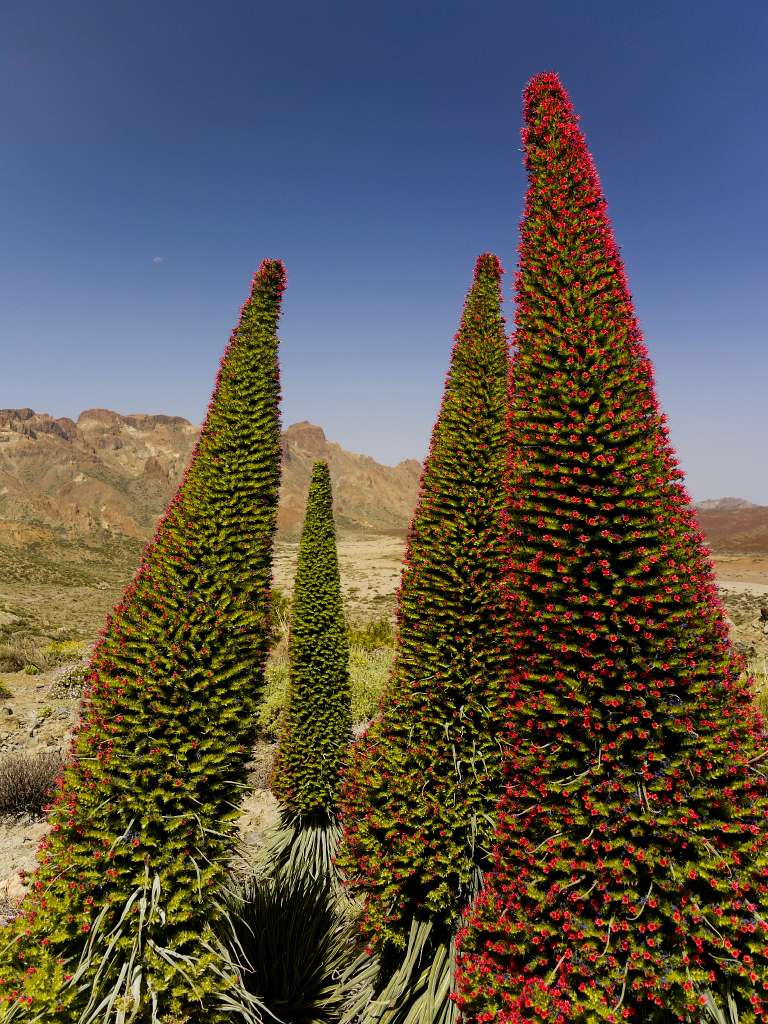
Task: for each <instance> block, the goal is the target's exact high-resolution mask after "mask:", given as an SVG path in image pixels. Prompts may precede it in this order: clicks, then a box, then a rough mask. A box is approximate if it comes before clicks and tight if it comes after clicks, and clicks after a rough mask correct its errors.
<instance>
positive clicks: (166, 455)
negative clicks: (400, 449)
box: [0, 408, 421, 547]
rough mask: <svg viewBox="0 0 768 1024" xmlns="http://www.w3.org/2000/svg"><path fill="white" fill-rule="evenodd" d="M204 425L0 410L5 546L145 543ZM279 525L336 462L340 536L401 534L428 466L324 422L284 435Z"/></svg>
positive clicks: (294, 526) (292, 516)
mask: <svg viewBox="0 0 768 1024" xmlns="http://www.w3.org/2000/svg"><path fill="white" fill-rule="evenodd" d="M197 434H198V428H197V427H195V426H194V425H193V424H191V423H190V422H189V421H188V420H185V419H183V418H182V417H181V416H162V415H146V414H143V413H137V414H132V415H122V414H120V413H117V412H113V411H112V410H110V409H86V410H85V411H84V412H81V413H80V415H79V416H78V418H77V420H76V421H75V420H72V419H69V418H68V417H63V418H59V419H55V418H53V417H52V416H49V415H48V414H47V413H37V412H35V411H34V410H33V409H28V408H23V409H0V544H6V545H10V546H15V547H18V546H27V545H28V544H36V543H38V544H39V543H45V542H46V540H53V539H54V536H61V535H62V534H63V535H65V536H66V537H68V538H70V539H73V540H76V539H77V538H78V537H86V536H93V535H98V534H100V535H103V534H104V533H105V532H106V533H107V534H114V535H122V536H126V537H130V538H135V539H137V540H145V539H147V538H148V537H149V536H150V535H151V532H152V528H153V525H154V523H155V521H156V519H157V517H158V516H159V514H160V513H161V512H162V510H163V509H164V507H165V505H166V504H167V502H168V500H169V498H170V497H171V495H172V494H173V491H174V489H175V487H176V485H177V482H178V480H179V478H180V477H181V474H182V472H183V470H184V467H185V465H186V463H187V460H188V458H189V455H190V452H191V450H192V446H193V445H194V443H195V440H196V438H197ZM282 448H283V485H282V489H281V505H280V513H279V530H280V532H281V533H282V535H283V536H293V535H295V534H296V533H297V532H298V529H299V526H300V523H301V517H302V515H303V510H304V503H305V499H306V492H307V489H308V487H309V478H310V474H311V470H312V463H313V462H314V461H315V460H316V459H319V458H322V459H326V460H327V461H328V463H329V465H330V469H331V476H332V478H333V484H334V498H335V509H336V516H337V523H338V527H339V530H340V532H342V533H359V532H369V533H390V532H396V533H399V532H403V531H404V530H405V528H406V526H407V523H408V520H409V518H410V515H411V510H412V509H413V506H414V504H415V501H416V491H417V489H418V483H419V477H420V473H421V465H420V463H419V462H417V461H416V460H415V459H411V460H407V461H405V462H401V463H400V464H399V465H397V466H383V465H381V464H380V463H378V462H376V461H375V460H374V459H372V458H370V457H369V456H367V455H358V454H354V453H352V452H348V451H345V450H344V449H343V448H342V447H341V445H338V444H335V443H333V442H330V441H328V440H327V438H326V436H325V433H324V432H323V430H322V428H321V427H318V426H315V425H314V424H312V423H308V422H303V423H295V424H293V425H292V426H290V427H288V429H287V430H286V431H285V432H284V434H283V438H282Z"/></svg>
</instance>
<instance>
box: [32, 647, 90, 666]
mask: <svg viewBox="0 0 768 1024" xmlns="http://www.w3.org/2000/svg"><path fill="white" fill-rule="evenodd" d="M90 650H91V644H89V643H88V642H87V641H86V640H52V641H51V642H50V643H49V644H48V645H47V646H46V647H44V648H43V654H44V655H45V657H46V660H47V662H48V665H49V666H50V667H54V666H56V665H71V664H72V663H73V662H80V661H82V660H83V659H84V658H87V657H88V655H89V653H90Z"/></svg>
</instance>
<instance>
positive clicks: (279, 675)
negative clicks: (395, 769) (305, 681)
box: [257, 643, 393, 740]
mask: <svg viewBox="0 0 768 1024" xmlns="http://www.w3.org/2000/svg"><path fill="white" fill-rule="evenodd" d="M392 657H393V650H392V647H391V646H381V647H365V646H364V645H360V644H357V643H353V644H352V646H351V647H350V651H349V683H350V688H351V691H352V721H353V722H354V723H355V724H357V723H359V722H364V721H366V720H367V719H369V718H371V717H372V716H373V714H374V713H375V711H376V708H377V706H378V703H379V698H380V696H381V694H382V693H383V691H384V686H385V684H386V682H387V677H388V675H389V670H390V667H391V665H392ZM287 693H288V654H287V651H286V650H285V649H279V650H277V651H273V653H272V657H271V658H270V660H269V663H268V665H267V682H266V687H265V689H264V697H263V700H262V703H261V705H260V706H259V710H258V713H257V719H258V723H259V732H260V734H261V736H262V737H263V738H264V739H269V740H273V739H276V738H277V736H278V734H279V732H280V719H281V716H282V713H283V708H284V707H285V701H286V696H287Z"/></svg>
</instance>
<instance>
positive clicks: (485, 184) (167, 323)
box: [0, 0, 768, 504]
mask: <svg viewBox="0 0 768 1024" xmlns="http://www.w3.org/2000/svg"><path fill="white" fill-rule="evenodd" d="M766 52H768V5H767V4H765V3H764V2H763V0H760V2H754V3H753V2H749V0H742V2H740V3H739V4H736V5H730V4H724V3H711V2H707V0H699V2H687V0H677V2H675V3H673V4H670V3H668V2H664V3H661V2H646V3H643V4H628V3H626V4H617V3H615V0H614V2H612V3H608V2H602V0H595V2H581V3H580V2H578V0H568V2H564V0H549V2H548V3H546V4H536V3H532V2H528V3H517V2H514V0H500V2H496V0H487V2H477V0H475V2H470V0H467V2H458V3H456V2H450V0H435V2H421V0H410V2H408V3H404V2H401V0H388V2H387V3H386V4H374V3H366V2H363V3H360V2H359V0H338V2H325V3H324V2H322V0H292V2H288V0H217V2H216V3H212V2H210V0H209V2H206V3H202V2H197V0H187V2H185V3H180V2H177V0H164V2H162V3H157V2H156V0H153V2H151V3H147V2H144V0H131V2H123V0H110V2H108V3H106V4H105V3H103V0H100V2H95V0H68V2H67V3H61V2H60V0H45V2H42V0H22V2H17V0H4V2H3V4H2V10H1V11H0V133H1V134H0V138H1V139H2V145H0V214H1V216H2V224H3V245H2V247H0V338H2V342H3V350H4V366H3V374H2V378H1V379H0V405H2V406H22V405H23V406H32V407H33V408H35V409H37V410H39V411H47V412H51V413H52V414H54V415H58V416H62V415H70V416H71V415H76V414H77V413H78V412H79V411H80V410H81V409H83V408H87V407H90V406H105V407H108V408H114V409H117V410H119V411H121V412H137V411H142V412H166V413H173V414H178V415H183V416H186V417H188V418H189V419H191V420H193V421H197V420H199V418H200V416H201V415H202V411H203V409H204V408H205V405H206V402H207V399H208V394H209V391H210V388H211V385H212V382H213V378H214V374H215V370H216V365H217V363H218V359H219V357H220V354H221V351H222V349H223V347H224V344H225V342H226V340H227V337H228V335H229V332H230V329H231V327H232V325H233V323H234V321H235V319H236V316H237V311H238V309H239V307H240V304H241V303H242V301H243V299H244V298H245V295H246V293H247V289H248V284H249V280H250V277H251V274H252V272H253V270H254V269H255V267H256V266H257V264H258V263H259V261H260V260H261V259H262V258H263V257H264V256H270V257H272V256H278V257H281V258H283V259H284V260H285V261H286V264H287V267H288V291H287V293H286V297H285V307H284V308H285V312H284V318H283V325H282V331H281V336H282V342H283V345H282V366H283V391H284V402H283V418H284V422H285V423H286V424H287V423H290V422H294V421H295V420H298V419H310V420H312V421H314V422H316V423H320V424H321V425H322V426H323V427H324V428H325V430H326V432H327V434H328V435H329V437H331V438H332V439H334V440H337V441H339V442H341V443H342V444H343V445H344V446H345V447H346V448H349V449H352V450H356V451H364V452H367V453H369V454H371V455H373V456H374V457H376V458H378V459H380V460H381V461H384V462H390V463H391V462H396V461H398V460H399V459H402V458H406V457H410V456H416V457H421V456H422V455H423V454H424V451H425V447H426V443H427V439H428V436H429V431H430V429H431V426H432V421H433V419H434V415H435V411H436V409H437V405H438V402H439V399H440V393H441V389H442V383H443V378H444V374H445V370H446V367H447V359H448V353H449V350H450V346H451V341H452V337H453V334H454V331H455V330H456V325H457V318H458V314H459V310H460V307H461V303H462V300H463V296H464V293H465V291H466V289H467V286H468V283H469V278H470V274H471V269H472V264H473V262H474V259H475V257H476V256H477V255H478V254H479V253H480V252H483V251H486V250H491V251H495V252H497V253H498V254H499V255H500V256H501V257H502V260H503V262H504V264H505V266H506V267H507V270H508V278H507V285H506V291H507V295H509V294H510V293H511V290H512V272H513V271H514V266H515V254H516V247H517V231H518V222H519V217H520V211H521V207H522V202H523V196H524V188H525V181H524V175H523V170H522V165H521V154H520V142H519V131H520V105H521V100H520V96H521V91H522V88H523V86H524V84H525V82H526V80H527V79H528V78H529V77H530V76H531V75H532V74H534V73H536V72H537V71H541V70H546V69H555V70H557V71H558V72H559V73H560V75H561V77H562V79H563V81H564V83H565V85H566V87H567V88H568V89H569V91H570V93H571V96H572V98H573V100H574V103H575V105H576V107H577V109H578V111H579V112H580V114H581V117H582V126H583V128H584V130H585V131H586V133H587V137H588V142H589V145H590V148H591V149H592V151H593V154H594V156H595V160H596V163H597V167H598V170H599V172H600V176H601V179H602V182H603V186H604V189H605V192H606V195H607V198H608V203H609V209H610V212H611V215H612V218H613V221H614V226H615V229H616V234H617V238H618V242H619V245H620V246H621V249H622V252H623V255H624V259H625V261H626V264H627V270H628V275H629V280H630V285H631V287H632V291H633V294H634V297H635V301H636V305H637V310H638V314H639V317H640V320H641V323H642V326H643V329H644V332H645V336H646V340H647V343H648V346H649V349H650V352H651V355H652V357H653V359H654V362H655V365H656V373H657V383H658V387H659V392H660V396H661V400H662V404H663V406H664V408H665V411H666V412H667V413H668V416H669V420H670V424H671V430H672V437H673V441H674V443H675V444H676V446H677V448H678V450H679V453H680V456H681V460H682V463H683V467H684V469H685V470H686V472H687V474H688V477H689V484H690V487H691V490H692V492H693V494H694V496H695V497H696V498H705V497H712V496H720V495H724V494H734V495H740V496H743V497H746V498H749V499H751V500H753V501H759V502H763V503H765V504H768V474H766V472H765V464H766V455H765V452H766V441H767V440H768V401H766V387H767V383H768V345H767V344H766V341H768V338H767V337H766V335H767V334H768V331H767V330H766V295H767V294H768V288H766V279H767V278H768V273H767V272H768V245H767V243H766V239H767V238H768V230H767V228H768V188H766V177H765V168H766V166H768V127H767V126H768V121H766V115H765V111H766V108H767V107H768V61H766V59H765V54H766ZM510 312H511V310H510Z"/></svg>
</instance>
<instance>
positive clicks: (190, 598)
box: [2, 260, 285, 1024]
mask: <svg viewBox="0 0 768 1024" xmlns="http://www.w3.org/2000/svg"><path fill="white" fill-rule="evenodd" d="M284 287H285V270H284V268H283V265H282V264H281V263H280V262H279V261H277V260H265V261H264V262H263V263H262V264H261V266H260V267H259V269H258V271H257V273H256V275H255V277H254V279H253V285H252V290H251V294H250V297H249V299H248V301H247V302H246V303H245V305H244V306H243V308H242V311H241V316H240V322H239V324H238V326H237V327H236V328H235V330H234V331H233V333H232V337H231V339H230V342H229V344H228V346H227V348H226V350H225V353H224V357H223V359H222V362H221V366H220V369H219V372H218V375H217V378H216V385H215V388H214V392H213V396H212V398H211V402H210V404H209V407H208V414H207V417H206V420H205V423H204V425H203V429H202V431H201V434H200V438H199V440H198V443H197V445H196V446H195V449H194V452H193V454H192V457H191V460H190V463H189V467H188V469H187V471H186V473H185V474H184V477H183V479H182V481H181V484H180V486H179V489H178V491H177V493H176V495H175V496H174V498H173V499H172V500H171V502H170V503H169V505H168V508H167V510H166V512H165V514H164V516H163V517H162V519H161V520H160V523H159V524H158V527H157V530H156V533H155V536H154V539H153V540H152V542H151V543H150V544H149V545H148V547H147V548H146V549H145V551H144V553H143V555H142V559H141V564H140V567H139V569H138V571H137V573H136V575H135V577H134V579H133V580H132V582H131V583H130V584H129V585H128V587H127V588H126V590H125V593H124V594H123V597H122V599H121V601H120V602H119V603H118V604H117V605H116V607H115V609H114V611H113V612H112V614H111V615H110V616H109V617H108V619H107V622H106V625H105V627H104V629H103V630H102V632H101V635H100V638H99V641H98V643H97V645H96V648H95V650H94V653H93V656H92V659H91V664H90V670H89V671H90V675H89V686H88V689H87V691H86V693H85V696H84V699H83V702H82V706H81V708H80V714H79V719H78V724H77V728H76V732H75V736H74V739H73V741H72V744H71V748H70V757H69V762H68V764H67V766H66V768H65V771H64V773H63V778H62V779H61V781H60V783H59V786H58V789H57V791H56V794H55V797H54V800H53V803H52V806H51V808H50V811H49V821H50V824H51V831H50V833H49V835H48V836H47V837H46V838H45V839H44V840H43V842H42V843H41V847H40V851H41V856H40V866H39V868H38V870H37V872H36V873H35V876H34V878H33V880H32V886H31V889H30V892H29V894H28V895H27V897H26V899H25V901H24V903H23V905H22V908H21V912H20V914H19V916H18V917H17V918H16V919H15V920H14V921H13V922H12V923H11V924H10V925H8V927H7V928H6V942H5V944H4V948H5V953H4V954H3V957H4V959H3V962H2V973H3V974H4V976H6V977H8V978H11V977H12V978H13V982H14V985H15V986H16V987H17V988H18V991H19V993H20V994H19V996H18V1002H19V1003H21V1002H22V1001H28V1000H31V999H32V996H33V995H34V1000H35V1010H36V1013H37V1014H38V1015H39V1019H41V1020H42V1019H45V1020H49V1019H50V1020H53V1019H54V1018H55V1019H56V1020H57V1021H61V1022H62V1024H67V1022H75V1021H78V1020H80V1019H81V1013H82V1011H83V1010H84V1007H85V1003H86V1002H87V999H88V997H89V994H90V993H89V992H88V991H87V986H85V985H83V984H82V983H79V984H78V985H77V986H75V987H73V986H71V985H69V984H68V983H67V976H65V975H63V974H62V972H61V967H60V965H61V964H62V963H64V962H66V963H68V964H73V963H74V964H77V963H78V962H79V959H80V955H81V953H82V952H83V951H84V949H85V947H86V945H87V944H88V942H89V941H91V940H92V931H93V928H94V926H95V923H96V922H97V920H98V923H99V928H100V930H101V931H102V932H103V933H104V934H106V933H108V932H109V931H110V929H111V928H112V927H113V926H114V925H115V924H116V923H117V921H118V919H119V918H120V916H121V913H122V910H123V909H124V908H125V906H126V904H127V902H128V900H129V899H130V898H131V897H132V895H133V894H134V893H135V890H136V888H137V886H138V885H140V883H141V880H142V879H144V878H146V879H147V880H148V883H149V884H150V885H151V884H152V882H153V880H154V879H155V878H158V879H159V882H160V894H161V901H162V909H163V910H164V912H165V916H164V917H163V916H161V915H159V914H155V915H154V917H153V924H152V928H151V934H150V935H149V938H151V939H152V941H153V942H154V943H155V945H156V947H159V948H167V949H169V950H171V952H172V954H173V956H174V957H176V958H180V959H182V960H183V962H184V963H185V970H184V971H183V972H169V971H168V970H167V965H166V964H165V962H164V961H162V960H160V959H159V958H157V957H155V958H154V959H153V958H152V956H149V957H148V958H147V960H146V963H144V964H143V975H144V977H145V978H148V979H149V980H150V983H149V984H145V985H144V987H143V988H142V992H143V996H142V998H143V999H144V1002H143V1003H142V1006H141V1008H139V1009H138V1011H137V1012H138V1016H140V1017H142V1019H143V1018H144V1017H147V1016H148V1015H149V1014H150V1011H151V1007H150V998H151V997H150V995H149V990H150V989H151V990H152V992H154V995H155V996H156V998H157V1001H158V1006H157V1013H158V1014H159V1015H160V1016H163V1017H165V1016H169V1017H170V1016H178V1015H179V1014H181V1016H189V1017H191V1018H195V1017H196V1016H197V1015H198V1011H199V1009H200V997H201V996H202V995H207V994H208V993H210V992H212V991H213V990H215V988H216V985H217V982H216V981H215V977H216V973H215V970H212V969H211V968H212V967H213V962H214V959H215V957H213V956H212V954H211V953H210V944H209V941H208V940H209V939H210V937H211V935H212V924H213V923H215V915H216V911H215V909H214V907H213V906H212V905H211V904H210V901H209V900H208V899H207V898H206V896H205V892H206V890H209V889H211V887H212V886H220V885H221V883H222V881H223V879H224V876H225V873H226V870H227V866H228V860H229V855H230V850H231V837H232V835H233V824H232V821H231V817H232V815H231V808H232V806H233V805H234V804H236V803H237V802H238V801H239V799H240V788H239V784H238V783H239V780H244V779H245V777H246V774H247V761H248V757H249V751H250V749H251V747H252V742H253V739H254V732H255V709H256V706H257V702H258V699H259V690H260V683H261V680H262V677H263V669H264V663H265V660H266V654H267V650H268V646H269V629H268V612H269V604H268V602H269V588H270V583H271V547H272V538H273V534H274V528H275V522H276V515H277V493H278V485H279V473H280V469H279V467H280V424H279V415H278V401H279V371H278V362H277V335H276V330H277V321H278V317H279V311H280V302H281V296H282V292H283V289H284ZM202 735H205V743H203V744H201V743H198V741H197V739H196V738H195V739H193V736H196V737H201V736H202ZM182 820H186V821H193V822H194V823H195V825H194V829H193V830H190V829H183V828H180V827H179V824H178V823H179V822H180V821H182ZM105 863H109V865H110V866H109V867H105V866H104V865H105ZM138 906H139V904H138V903H134V909H137V908H138ZM102 912H103V913H104V917H103V918H102V917H101V916H100V915H101V914H102ZM135 918H136V915H131V916H130V918H129V920H135ZM146 927H148V926H147V924H146V923H145V928H146ZM131 938H132V936H131V934H130V931H129V932H128V933H127V934H126V936H125V939H124V940H123V941H125V942H130V940H131ZM146 938H147V936H146V935H145V936H144V938H143V940H142V942H143V943H144V947H145V948H147V949H148V948H149V947H148V946H147V945H146ZM14 939H15V940H16V941H13V940H14ZM126 948H127V947H126ZM95 949H96V950H97V951H98V949H99V946H98V944H97V945H96V946H95ZM20 958H21V959H23V960H24V961H25V962H26V963H28V964H29V965H30V966H31V967H33V968H34V969H35V970H34V973H32V974H25V975H24V977H21V976H20V975H19V959H20ZM100 967H101V961H100V959H99V956H98V952H97V954H96V955H95V956H94V957H93V958H92V960H91V961H90V968H89V969H90V970H91V972H92V977H93V976H95V975H96V974H97V973H98V972H99V971H100ZM104 977H105V978H106V979H107V981H106V982H105V983H107V984H109V985H111V984H112V983H113V981H114V977H113V975H112V974H111V973H110V971H109V970H107V971H106V973H105V975H104ZM85 980H86V981H87V980H88V978H86V979H85ZM130 984H131V978H130V977H129V978H128V980H127V982H126V985H128V986H130ZM114 995H115V997H116V998H118V999H119V1001H120V1000H121V997H122V996H126V997H127V996H129V995H130V992H129V989H128V988H126V989H125V991H122V992H115V993H114ZM36 1019H37V1018H36Z"/></svg>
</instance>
